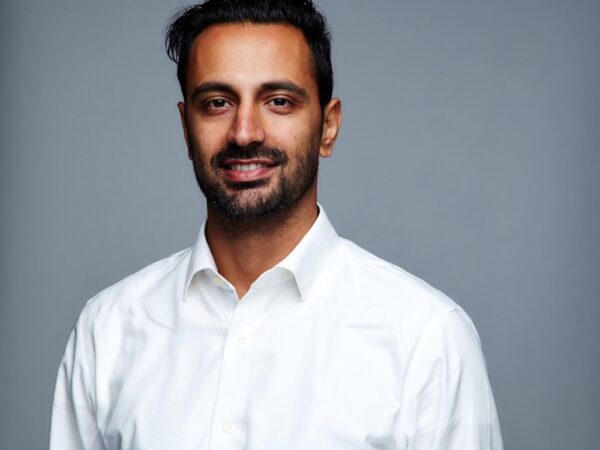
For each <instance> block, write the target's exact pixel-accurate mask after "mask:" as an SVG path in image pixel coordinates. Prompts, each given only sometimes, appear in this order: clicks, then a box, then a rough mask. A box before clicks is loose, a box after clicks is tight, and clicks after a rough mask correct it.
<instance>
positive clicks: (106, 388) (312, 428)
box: [50, 208, 502, 450]
mask: <svg viewBox="0 0 600 450" xmlns="http://www.w3.org/2000/svg"><path fill="white" fill-rule="evenodd" d="M50 449H51V450H71V449H77V450H82V449H90V450H91V449H93V450H100V449H103V450H108V449H110V450H113V449H114V450H116V449H137V450H142V449H143V450H188V449H189V450H192V449H195V450H196V449H197V450H208V449H211V450H242V449H245V450H296V449H298V450H299V449H303V450H343V449H352V450H356V449H402V450H433V449H435V450H442V449H443V450H484V449H485V450H490V449H493V450H500V449H502V438H501V436H500V428H499V424H498V418H497V414H496V407H495V405H494V399H493V397H492V392H491V390H490V386H489V382H488V377H487V374H486V368H485V362H484V359H483V355H482V352H481V348H480V342H479V338H478V335H477V332H476V331H475V328H474V326H473V324H472V322H471V320H470V319H469V317H468V316H467V315H466V314H465V312H464V311H463V310H462V309H461V308H460V307H459V306H457V305H456V304H455V303H454V302H453V301H452V300H450V299H449V298H448V297H446V296H445V295H444V294H442V293H441V292H439V291H437V290H436V289H434V288H432V287H431V286H429V285H428V284H426V283H425V282H423V281H421V280H419V279H418V278H416V277H414V276H412V275H410V274H408V273H407V272H405V271H404V270H402V269H400V268H398V267H396V266H394V265H392V264H390V263H388V262H386V261H383V260H381V259H379V258H377V257H376V256H374V255H372V254H370V253H368V252H367V251H365V250H363V249H361V248H360V247H358V246H357V245H355V244H353V243H351V242H350V241H348V240H345V239H342V238H340V237H338V235H337V234H336V232H335V230H334V229H333V227H332V226H331V224H330V222H329V220H328V219H327V217H326V215H325V212H324V211H323V209H322V208H321V212H320V214H319V217H318V219H317V220H316V222H315V223H314V225H313V226H312V228H311V229H310V230H309V232H308V233H307V234H306V235H305V237H304V238H303V239H302V241H301V242H300V243H299V244H298V246H297V247H296V248H295V249H294V250H293V251H292V252H291V253H290V254H289V255H288V256H287V257H286V258H285V259H284V260H283V261H281V262H280V263H279V264H277V265H276V266H275V267H273V268H272V269H270V270H268V271H267V272H265V273H263V274H262V275H261V276H260V277H259V278H258V279H257V280H256V281H255V282H254V283H253V284H252V286H251V287H250V290H249V291H248V293H247V294H246V295H245V296H244V297H243V300H242V301H239V300H238V298H237V295H236V292H235V290H234V287H233V286H232V285H231V284H230V283H229V282H228V281H227V280H226V279H224V278H223V277H222V276H220V275H219V273H218V271H217V269H216V266H215V262H214V260H213V258H212V255H211V253H210V250H209V247H208V245H207V242H206V239H205V237H204V227H203V229H202V231H201V232H200V236H199V238H198V241H197V242H196V244H195V246H194V247H193V248H191V249H187V250H184V251H181V252H179V253H176V254H174V255H172V256H170V257H168V258H166V259H163V260H161V261H158V262H156V263H154V264H152V265H150V266H148V267H146V268H145V269H143V270H141V271H140V272H137V273H136V274H133V275H131V276H129V277H128V278H125V279H124V280H122V281H121V282H119V283H117V284H115V285H114V286H112V287H109V288H108V289H106V290H104V291H103V292H101V293H100V294H98V295H97V296H96V297H94V298H93V299H92V300H90V301H89V302H88V303H87V305H86V306H85V308H84V309H83V311H82V312H81V315H80V316H79V318H78V320H77V323H76V324H75V327H74V329H73V331H72V333H71V335H70V337H69V340H68V343H67V346H66V350H65V354H64V357H63V359H62V362H61V364H60V367H59V371H58V378H57V383H56V391H55V397H54V405H53V410H52V427H51V434H50Z"/></svg>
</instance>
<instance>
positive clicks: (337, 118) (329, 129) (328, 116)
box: [319, 98, 342, 158]
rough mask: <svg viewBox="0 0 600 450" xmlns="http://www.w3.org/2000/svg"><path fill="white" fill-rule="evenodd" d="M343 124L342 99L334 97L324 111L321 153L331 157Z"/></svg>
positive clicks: (324, 156)
mask: <svg viewBox="0 0 600 450" xmlns="http://www.w3.org/2000/svg"><path fill="white" fill-rule="evenodd" d="M341 126H342V101H341V100H340V99H339V98H332V99H331V101H330V102H329V103H327V106H326V107H325V110H324V111H323V128H322V130H321V148H320V149H319V154H320V155H321V157H323V158H329V157H330V156H331V153H333V146H334V144H335V140H336V139H337V136H338V132H339V131H340V127H341Z"/></svg>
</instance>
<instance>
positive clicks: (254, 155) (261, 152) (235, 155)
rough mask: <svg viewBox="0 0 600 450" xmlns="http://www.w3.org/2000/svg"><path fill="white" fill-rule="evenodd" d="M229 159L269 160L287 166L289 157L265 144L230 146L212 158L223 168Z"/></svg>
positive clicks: (214, 162) (215, 163)
mask: <svg viewBox="0 0 600 450" xmlns="http://www.w3.org/2000/svg"><path fill="white" fill-rule="evenodd" d="M229 159H269V160H271V161H273V163H274V164H285V163H287V162H288V156H287V155H286V154H285V152H283V151H281V150H279V149H278V148H274V147H267V146H266V145H263V144H251V145H244V146H241V145H237V144H229V145H228V146H227V147H225V148H224V149H223V150H221V151H219V152H218V153H217V154H216V155H214V156H213V157H212V160H213V165H216V166H217V167H221V166H223V165H225V162H226V161H227V160H229Z"/></svg>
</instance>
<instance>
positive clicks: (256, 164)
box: [221, 159, 278, 183]
mask: <svg viewBox="0 0 600 450" xmlns="http://www.w3.org/2000/svg"><path fill="white" fill-rule="evenodd" d="M277 165H278V164H277V163H276V162H274V161H272V160H269V159H229V160H226V161H224V164H222V166H221V168H222V170H223V173H224V175H225V178H227V179H228V180H229V181H232V182H236V183H244V182H252V181H258V180H261V179H264V178H267V177H268V176H269V175H271V173H272V172H273V171H274V170H275V168H276V167H277Z"/></svg>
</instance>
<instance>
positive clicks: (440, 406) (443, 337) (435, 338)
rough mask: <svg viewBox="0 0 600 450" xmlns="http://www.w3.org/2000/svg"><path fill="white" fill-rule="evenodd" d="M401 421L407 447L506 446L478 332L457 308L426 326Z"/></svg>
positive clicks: (468, 449)
mask: <svg viewBox="0 0 600 450" xmlns="http://www.w3.org/2000/svg"><path fill="white" fill-rule="evenodd" d="M404 399H405V400H404V402H403V403H404V405H405V407H404V408H403V410H404V411H403V414H402V415H401V420H400V421H399V422H400V423H398V424H397V426H398V430H397V431H398V433H401V434H402V439H401V441H404V442H406V443H407V446H406V448H407V449H408V450H502V448H503V445H502V436H501V433H500V425H499V422H498V415H497V412H496V405H495V403H494V398H493V395H492V391H491V388H490V384H489V380H488V376H487V370H486V365H485V360H484V358H483V354H482V351H481V345H480V341H479V336H478V335H477V331H476V330H475V327H474V325H473V323H472V322H471V320H470V319H469V317H468V316H467V314H466V313H464V311H462V310H453V311H452V312H450V313H448V314H447V315H445V316H444V317H442V318H440V319H439V320H436V321H434V323H432V324H430V325H429V326H428V327H426V329H425V330H424V331H423V334H422V336H421V338H420V339H419V342H418V343H417V344H416V348H415V351H414V354H413V358H412V362H411V364H410V368H409V369H408V373H407V375H406V379H405V383H404Z"/></svg>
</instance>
